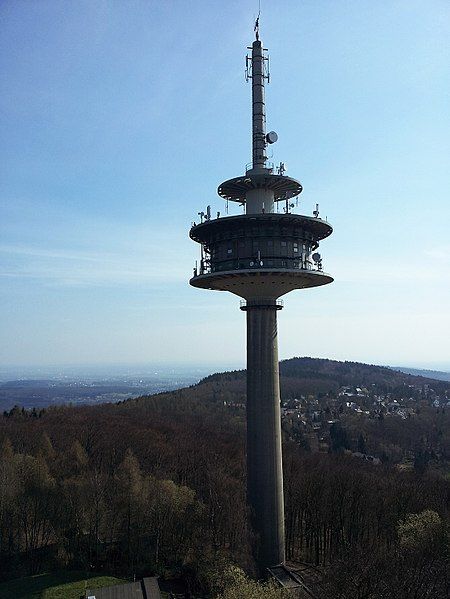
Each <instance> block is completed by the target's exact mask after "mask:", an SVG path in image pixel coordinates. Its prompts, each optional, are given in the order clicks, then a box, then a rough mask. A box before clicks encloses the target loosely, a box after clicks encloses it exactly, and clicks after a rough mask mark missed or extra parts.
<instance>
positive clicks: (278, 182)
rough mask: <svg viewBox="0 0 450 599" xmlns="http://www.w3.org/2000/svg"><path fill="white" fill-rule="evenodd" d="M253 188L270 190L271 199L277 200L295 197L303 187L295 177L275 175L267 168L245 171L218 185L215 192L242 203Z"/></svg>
mask: <svg viewBox="0 0 450 599" xmlns="http://www.w3.org/2000/svg"><path fill="white" fill-rule="evenodd" d="M254 190H264V191H272V192H273V201H275V202H279V201H281V200H289V199H291V198H295V197H296V196H298V195H299V194H300V193H301V192H302V190H303V187H302V184H301V183H300V181H297V179H293V178H292V177H287V176H285V175H275V174H273V173H271V172H270V170H269V169H267V172H262V173H261V172H260V173H250V172H247V174H246V175H245V176H242V177H235V178H234V179H228V180H227V181H224V182H223V183H221V184H220V185H219V188H218V190H217V192H218V194H219V195H220V196H221V197H222V198H223V199H224V200H230V201H232V202H239V203H241V204H244V203H246V201H247V195H248V192H249V191H254Z"/></svg>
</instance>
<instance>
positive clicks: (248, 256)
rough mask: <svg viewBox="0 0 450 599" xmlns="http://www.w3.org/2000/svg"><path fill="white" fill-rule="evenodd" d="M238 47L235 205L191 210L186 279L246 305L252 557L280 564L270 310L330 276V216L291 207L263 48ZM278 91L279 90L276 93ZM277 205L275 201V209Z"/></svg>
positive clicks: (229, 198) (226, 194) (225, 188)
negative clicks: (247, 157) (274, 157)
mask: <svg viewBox="0 0 450 599" xmlns="http://www.w3.org/2000/svg"><path fill="white" fill-rule="evenodd" d="M255 32H256V39H255V41H254V42H253V44H252V46H251V48H249V50H251V55H250V56H247V70H246V75H247V79H248V80H251V82H252V132H253V141H252V145H253V161H252V163H251V164H250V165H248V167H247V168H246V171H245V175H242V176H240V177H236V178H234V179H229V180H227V181H224V182H223V183H221V184H220V185H219V188H218V193H219V196H221V197H222V198H223V199H224V200H226V202H227V205H228V202H237V203H238V204H239V205H241V206H243V207H244V210H245V212H244V214H239V215H237V216H226V217H220V214H219V213H218V214H217V218H212V217H211V209H210V207H209V206H208V208H207V209H206V212H200V213H199V215H200V220H201V222H200V223H198V224H196V223H194V224H193V226H192V228H191V230H190V232H189V235H190V237H191V239H193V240H194V241H196V242H198V243H199V244H200V245H201V258H200V262H199V265H198V266H197V265H196V267H195V268H194V276H193V277H192V279H191V280H190V284H191V285H193V286H194V287H200V288H202V289H214V290H217V291H230V292H231V293H234V294H235V295H238V296H240V297H241V298H243V300H242V301H241V310H243V311H245V312H246V314H247V500H248V504H249V506H250V509H251V514H252V524H253V529H254V530H255V532H256V533H257V536H258V544H257V549H256V559H257V562H258V564H259V566H260V568H261V569H264V568H270V567H272V566H277V565H280V564H284V561H285V543H284V505H283V471H282V460H281V419H280V384H279V368H278V342H277V311H278V310H281V308H282V302H281V300H280V299H279V298H280V297H281V296H283V295H285V294H286V293H289V292H290V291H292V290H294V289H305V288H308V287H318V286H319V285H326V284H328V283H331V282H332V281H333V278H332V277H331V276H330V275H328V274H326V273H325V272H324V271H323V269H322V259H321V256H320V254H319V253H317V248H318V246H319V241H321V240H322V239H324V238H325V237H328V236H329V235H331V233H332V230H333V229H332V227H331V226H330V224H329V223H328V222H326V221H324V220H322V219H320V218H319V211H318V207H317V206H316V210H315V211H314V213H313V216H304V215H301V214H295V213H294V212H293V211H292V209H293V208H294V203H293V202H292V200H293V198H296V197H297V196H298V195H299V194H300V193H301V191H302V186H301V184H300V183H299V181H297V180H296V179H293V178H292V177H288V176H287V175H286V174H285V167H284V164H283V163H280V165H279V166H278V167H276V168H275V167H274V165H273V164H271V163H269V162H268V158H267V146H268V145H269V144H273V143H274V142H276V141H277V139H278V137H277V134H276V133H275V132H274V131H271V132H269V133H266V107H265V99H264V86H265V83H266V81H267V82H268V80H269V68H268V65H269V63H268V57H267V55H266V49H265V48H264V47H263V44H262V42H261V40H260V39H259V27H258V20H257V22H256V25H255ZM280 97H281V98H282V96H280ZM280 208H281V210H280Z"/></svg>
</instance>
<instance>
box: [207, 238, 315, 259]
mask: <svg viewBox="0 0 450 599" xmlns="http://www.w3.org/2000/svg"><path fill="white" fill-rule="evenodd" d="M310 252H311V243H308V242H306V241H303V240H302V241H287V240H284V239H283V240H280V239H258V240H254V239H253V240H250V239H249V240H239V241H238V242H237V243H236V242H232V241H230V240H228V241H227V242H225V243H215V244H213V245H212V247H211V251H210V253H211V258H212V259H213V260H221V259H222V260H223V259H226V258H227V257H228V258H229V257H231V256H239V257H251V256H255V257H256V256H257V255H258V253H259V254H261V255H264V256H274V257H278V256H285V257H287V258H288V257H295V256H297V255H300V254H303V253H310Z"/></svg>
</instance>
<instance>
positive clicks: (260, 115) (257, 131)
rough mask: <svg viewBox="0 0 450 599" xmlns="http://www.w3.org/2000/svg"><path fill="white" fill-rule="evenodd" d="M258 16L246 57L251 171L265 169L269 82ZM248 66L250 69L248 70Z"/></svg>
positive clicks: (266, 59) (266, 58)
mask: <svg viewBox="0 0 450 599" xmlns="http://www.w3.org/2000/svg"><path fill="white" fill-rule="evenodd" d="M259 16H260V15H259V14H258V17H257V19H256V21H255V26H254V31H255V37H256V39H255V41H254V42H253V44H252V46H251V47H249V50H251V51H252V55H251V57H249V56H247V80H248V79H251V80H252V139H253V144H252V145H253V148H252V149H253V152H252V154H253V156H252V157H253V170H255V169H265V168H267V167H266V162H267V155H266V148H267V140H266V103H265V98H264V86H265V81H266V80H267V81H269V69H268V60H269V59H268V57H267V56H265V55H264V52H265V49H264V48H263V44H262V42H261V40H260V39H259ZM249 64H250V68H249Z"/></svg>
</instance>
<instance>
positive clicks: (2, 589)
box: [0, 571, 127, 599]
mask: <svg viewBox="0 0 450 599" xmlns="http://www.w3.org/2000/svg"><path fill="white" fill-rule="evenodd" d="M86 580H87V584H86ZM123 582H127V581H126V580H124V579H122V578H115V577H113V576H102V575H97V576H96V575H95V574H94V575H92V576H91V577H90V578H88V579H86V574H85V572H78V571H75V572H55V573H53V574H40V575H38V576H28V577H27V578H19V579H17V580H9V581H8V582H2V583H0V597H1V599H80V597H84V591H85V589H86V588H90V589H99V588H101V587H106V586H111V585H113V584H120V583H123Z"/></svg>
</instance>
